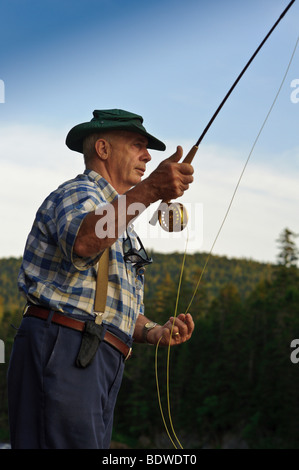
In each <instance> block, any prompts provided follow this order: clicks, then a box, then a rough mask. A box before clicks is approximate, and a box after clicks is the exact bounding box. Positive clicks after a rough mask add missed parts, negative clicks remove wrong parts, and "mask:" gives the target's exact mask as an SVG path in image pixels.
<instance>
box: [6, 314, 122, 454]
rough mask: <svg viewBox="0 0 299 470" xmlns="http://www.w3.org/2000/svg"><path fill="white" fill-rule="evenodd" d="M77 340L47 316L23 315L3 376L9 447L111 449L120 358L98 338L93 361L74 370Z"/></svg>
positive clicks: (72, 332) (78, 339) (77, 334)
mask: <svg viewBox="0 0 299 470" xmlns="http://www.w3.org/2000/svg"><path fill="white" fill-rule="evenodd" d="M109 329H110V328H109ZM111 331H112V332H113V333H115V331H113V330H111ZM120 333H121V332H120ZM119 336H121V335H119ZM81 339H82V334H81V333H80V332H77V331H75V330H71V329H69V328H66V327H63V326H59V325H55V324H53V323H51V322H50V319H48V320H47V321H43V320H40V319H38V318H32V317H26V318H23V320H22V323H21V326H20V328H19V330H18V332H17V334H16V337H15V340H14V346H13V351H12V354H11V359H10V364H9V369H8V377H7V378H8V407H9V421H10V434H11V446H12V448H13V449H108V448H109V445H110V440H111V433H112V425H113V413H114V407H115V402H116V398H117V394H118V391H119V388H120V385H121V381H122V375H123V369H124V359H123V356H122V354H121V353H120V352H118V351H117V350H115V349H114V348H113V347H111V346H110V345H109V344H107V343H105V342H103V341H102V342H101V343H100V346H99V348H98V350H97V353H96V356H95V358H94V360H93V362H92V363H91V364H90V365H89V366H88V367H86V368H85V369H81V368H78V367H77V366H76V365H75V359H76V357H77V354H78V351H79V348H80V344H81ZM121 339H122V340H126V339H127V341H126V342H127V343H128V344H129V342H130V340H129V339H128V337H127V336H126V335H123V337H121Z"/></svg>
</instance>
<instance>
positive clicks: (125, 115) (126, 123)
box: [66, 109, 166, 153]
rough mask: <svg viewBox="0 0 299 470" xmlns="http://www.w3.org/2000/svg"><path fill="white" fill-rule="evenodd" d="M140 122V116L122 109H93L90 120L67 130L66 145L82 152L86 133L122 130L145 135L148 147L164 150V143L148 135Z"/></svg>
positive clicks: (141, 119) (141, 121) (141, 120)
mask: <svg viewBox="0 0 299 470" xmlns="http://www.w3.org/2000/svg"><path fill="white" fill-rule="evenodd" d="M142 123H143V118H142V117H141V116H139V115H138V114H134V113H129V112H128V111H123V110H122V109H106V110H95V111H94V112H93V118H92V120H91V121H89V122H84V123H82V124H78V125H77V126H75V127H73V128H72V129H71V130H70V131H69V133H68V135H67V137H66V145H67V146H68V148H69V149H71V150H75V151H76V152H80V153H83V140H84V139H85V137H87V136H88V135H90V134H94V133H96V132H101V131H106V130H124V131H132V132H137V133H138V134H141V135H144V136H145V137H147V138H148V148H150V149H155V150H165V149H166V146H165V144H164V143H163V142H161V141H160V140H158V139H156V137H153V136H152V135H150V134H149V133H148V132H147V131H146V130H145V128H144V127H143V125H142Z"/></svg>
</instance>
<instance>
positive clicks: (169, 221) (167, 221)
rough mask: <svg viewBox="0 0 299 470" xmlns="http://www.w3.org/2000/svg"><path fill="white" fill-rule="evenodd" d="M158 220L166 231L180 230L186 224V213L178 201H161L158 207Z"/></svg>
mask: <svg viewBox="0 0 299 470" xmlns="http://www.w3.org/2000/svg"><path fill="white" fill-rule="evenodd" d="M162 206H163V207H162ZM158 221H159V224H160V225H161V227H162V228H163V230H165V231H166V232H181V231H182V230H184V228H185V227H186V226H187V223H188V213H187V210H186V209H185V207H184V206H183V204H181V203H180V202H163V203H162V204H161V205H160V207H159V208H158Z"/></svg>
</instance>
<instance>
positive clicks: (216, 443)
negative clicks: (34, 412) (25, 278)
mask: <svg viewBox="0 0 299 470" xmlns="http://www.w3.org/2000/svg"><path fill="white" fill-rule="evenodd" d="M295 239H296V234H294V233H293V232H291V231H290V230H289V229H285V230H284V231H283V232H282V233H281V234H280V236H279V238H278V240H277V244H278V257H277V264H263V263H259V262H256V261H253V260H246V259H228V258H226V257H221V256H212V257H211V258H210V261H209V264H208V269H207V271H206V272H205V274H204V276H203V278H202V281H201V284H200V287H199V289H198V291H197V294H196V296H195V297H194V300H193V302H192V304H191V307H190V313H191V314H192V315H193V318H194V320H195V331H194V334H193V336H192V338H191V340H190V341H188V342H187V343H186V344H183V345H180V346H179V347H173V348H171V351H170V355H169V369H168V370H167V358H168V348H158V349H156V348H155V347H153V346H148V345H143V344H141V345H135V346H134V352H133V356H132V358H131V359H130V360H129V361H128V362H127V363H126V368H125V374H124V380H123V384H122V387H121V390H120V393H119V399H118V402H117V406H116V411H115V425H114V433H113V439H114V440H115V441H118V442H122V443H124V444H126V445H127V446H129V447H133V448H138V447H146V448H161V447H164V448H172V447H173V444H171V442H170V440H169V438H168V437H167V433H166V431H165V428H164V425H163V420H162V417H161V412H160V408H159V402H158V398H157V378H158V389H159V393H160V397H161V406H162V410H163V413H164V419H165V422H166V425H167V427H168V429H169V431H170V433H171V436H172V438H173V439H174V443H175V444H176V445H177V447H178V448H180V447H179V444H178V443H177V441H176V440H175V438H174V437H173V434H172V431H171V426H173V427H174V430H175V433H176V436H177V437H178V438H179V442H180V443H181V445H182V446H183V447H184V448H198V449H199V448H207V447H211V448H221V447H222V446H223V442H224V437H225V436H227V435H231V436H235V438H236V439H237V440H238V441H239V442H240V443H242V444H240V445H241V446H245V447H248V448H288V449H290V448H296V449H297V448H299V425H298V423H299V402H298V398H297V391H298V390H299V362H298V364H297V362H296V361H292V360H291V353H292V348H291V342H292V341H293V340H294V339H295V338H299V270H298V267H297V260H298V249H297V246H296V243H295ZM151 255H152V257H153V258H154V263H153V264H152V265H151V266H150V267H149V268H148V270H147V273H146V285H145V305H146V314H147V316H149V317H150V318H151V319H153V320H155V321H158V322H160V323H163V322H164V321H166V320H167V318H168V317H169V315H173V314H174V311H175V305H176V298H177V289H178V284H179V277H180V269H181V264H182V258H183V255H182V254H181V253H173V254H171V255H170V254H168V255H165V254H161V253H152V254H151ZM206 256H207V255H206V254H204V253H196V254H194V255H187V257H186V260H185V270H184V274H183V277H182V284H181V289H180V298H179V305H178V313H179V312H185V309H186V308H187V306H188V304H189V301H190V299H191V297H192V294H193V292H194V289H195V286H196V284H197V281H198V279H199V276H200V273H201V269H202V267H203V266H204V263H205V260H206ZM20 263H21V260H20V259H16V258H9V259H2V260H0V299H1V303H0V339H2V340H3V341H4V343H5V359H6V362H5V364H0V379H1V382H0V440H7V439H8V425H7V396H6V378H5V376H6V369H7V363H8V360H9V355H10V350H11V347H12V342H13V337H14V335H15V330H14V328H13V327H12V326H11V325H14V326H15V327H17V326H18V325H19V323H20V320H21V310H22V308H23V304H24V301H23V299H22V298H21V296H20V295H19V293H18V291H17V288H16V278H17V273H18V270H19V266H20ZM298 341H299V340H298ZM298 344H299V343H298ZM293 357H295V358H296V355H294V356H293ZM298 360H299V354H298ZM155 362H156V365H157V376H156V370H155ZM167 377H169V382H168V384H167ZM169 415H170V418H171V421H170V420H169Z"/></svg>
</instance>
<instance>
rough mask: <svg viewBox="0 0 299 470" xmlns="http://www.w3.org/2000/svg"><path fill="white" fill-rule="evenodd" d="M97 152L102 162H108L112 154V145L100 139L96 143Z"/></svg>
mask: <svg viewBox="0 0 299 470" xmlns="http://www.w3.org/2000/svg"><path fill="white" fill-rule="evenodd" d="M95 151H96V153H97V155H98V156H99V158H100V159H101V160H107V158H108V157H109V155H110V153H111V145H110V144H109V142H108V141H107V140H106V139H98V140H97V141H96V143H95Z"/></svg>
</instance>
